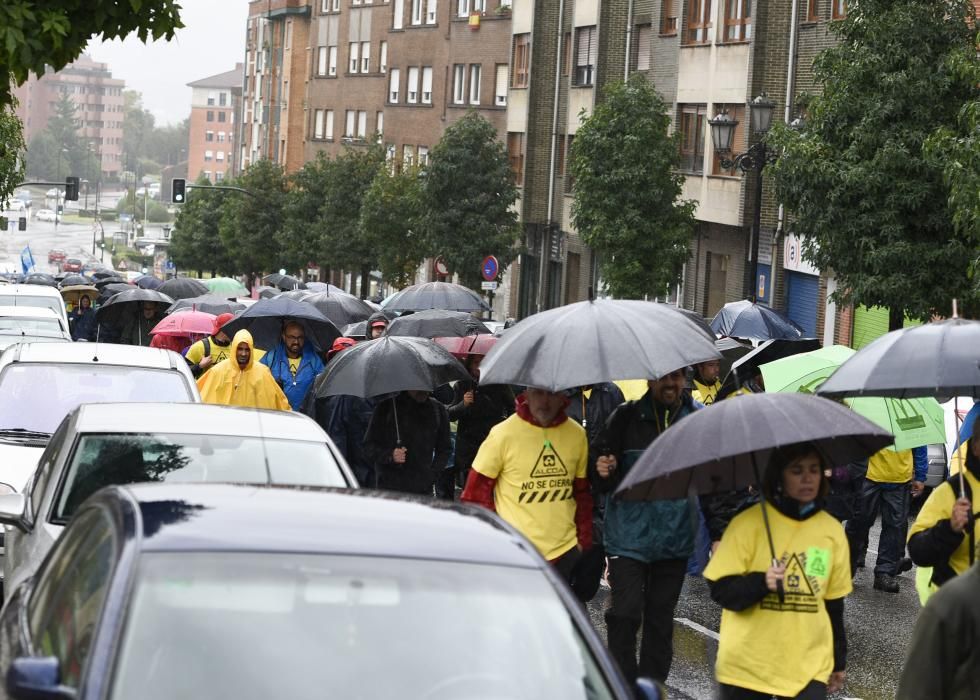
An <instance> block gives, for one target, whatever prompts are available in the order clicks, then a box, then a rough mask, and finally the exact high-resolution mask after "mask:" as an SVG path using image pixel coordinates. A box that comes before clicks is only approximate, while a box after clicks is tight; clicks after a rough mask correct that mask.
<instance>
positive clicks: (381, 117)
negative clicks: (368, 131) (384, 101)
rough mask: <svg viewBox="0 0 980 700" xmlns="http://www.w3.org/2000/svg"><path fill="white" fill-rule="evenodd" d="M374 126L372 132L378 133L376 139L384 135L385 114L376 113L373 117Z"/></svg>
mask: <svg viewBox="0 0 980 700" xmlns="http://www.w3.org/2000/svg"><path fill="white" fill-rule="evenodd" d="M374 124H375V126H374V130H375V131H376V132H378V137H379V138H380V137H381V135H382V134H384V132H385V113H384V112H378V113H377V114H376V115H375V120H374Z"/></svg>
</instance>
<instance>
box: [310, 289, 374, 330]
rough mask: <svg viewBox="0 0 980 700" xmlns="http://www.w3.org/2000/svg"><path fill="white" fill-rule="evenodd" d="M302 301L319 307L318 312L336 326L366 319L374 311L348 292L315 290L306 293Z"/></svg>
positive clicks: (339, 326)
mask: <svg viewBox="0 0 980 700" xmlns="http://www.w3.org/2000/svg"><path fill="white" fill-rule="evenodd" d="M321 284H322V283H321ZM303 301H305V302H306V303H307V304H312V305H313V306H315V307H316V308H317V309H319V310H320V313H322V314H323V315H324V316H326V317H327V318H329V319H330V320H331V321H333V322H334V323H335V324H337V327H338V328H342V327H344V326H347V325H350V324H351V323H356V322H358V321H366V320H367V319H368V318H369V317H370V316H371V314H373V313H374V309H372V308H371V307H370V306H368V305H367V304H366V303H364V302H363V301H361V300H360V299H358V298H357V297H354V296H351V295H350V294H336V293H334V292H317V293H314V294H309V295H307V296H306V297H304V298H303Z"/></svg>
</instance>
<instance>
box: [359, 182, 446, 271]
mask: <svg viewBox="0 0 980 700" xmlns="http://www.w3.org/2000/svg"><path fill="white" fill-rule="evenodd" d="M422 194H423V193H422V178H421V177H420V173H419V170H418V168H413V167H406V168H404V169H402V170H401V171H399V172H393V171H392V170H391V169H389V168H380V169H379V170H378V173H377V175H375V177H374V180H373V181H372V182H371V186H370V187H369V188H368V191H367V193H366V194H365V197H364V203H363V204H362V205H361V232H362V235H363V237H364V241H365V243H366V244H367V245H368V246H369V247H370V248H371V249H373V250H374V251H376V255H377V258H378V269H379V270H380V271H381V275H382V276H383V277H384V279H385V280H386V281H387V282H388V283H390V284H391V285H393V286H394V287H396V288H399V287H406V286H408V285H410V284H412V283H413V282H414V280H415V273H416V271H417V270H418V268H419V265H421V264H422V261H423V260H425V258H426V256H427V255H429V254H430V251H429V250H428V248H427V241H426V239H425V237H424V236H423V231H422V226H423V225H424V217H423V201H422Z"/></svg>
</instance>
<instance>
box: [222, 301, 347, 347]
mask: <svg viewBox="0 0 980 700" xmlns="http://www.w3.org/2000/svg"><path fill="white" fill-rule="evenodd" d="M283 321H297V322H299V323H301V324H302V325H303V328H304V330H305V331H306V340H307V342H312V343H313V346H314V347H315V348H316V349H317V350H319V351H321V352H322V351H325V350H329V349H330V346H331V345H333V341H334V340H336V339H337V338H339V337H340V330H339V329H338V328H337V326H335V325H334V324H333V323H332V322H331V321H330V319H328V318H327V317H326V316H324V315H323V314H321V313H320V312H319V311H317V310H316V308H314V307H313V306H310V305H309V304H306V303H304V302H301V301H295V300H293V299H282V298H276V299H260V300H259V301H257V302H255V303H254V304H252V305H251V306H250V307H249V308H247V309H245V311H243V312H242V313H241V315H240V316H238V317H237V318H235V319H234V320H231V321H229V322H228V323H226V324H225V325H224V326H222V328H221V330H223V331H224V332H225V333H227V334H228V335H229V336H234V335H235V333H237V332H238V331H240V330H242V329H243V328H245V329H247V330H248V331H249V332H250V333H251V334H252V338H253V339H254V340H255V344H256V345H257V346H258V347H260V348H262V349H263V350H271V349H272V348H274V347H275V346H276V345H277V344H278V343H279V342H280V340H281V336H282V324H283Z"/></svg>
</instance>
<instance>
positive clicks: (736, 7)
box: [725, 0, 752, 41]
mask: <svg viewBox="0 0 980 700" xmlns="http://www.w3.org/2000/svg"><path fill="white" fill-rule="evenodd" d="M751 10H752V0H725V41H748V40H749V39H751V38H752V15H751Z"/></svg>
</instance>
